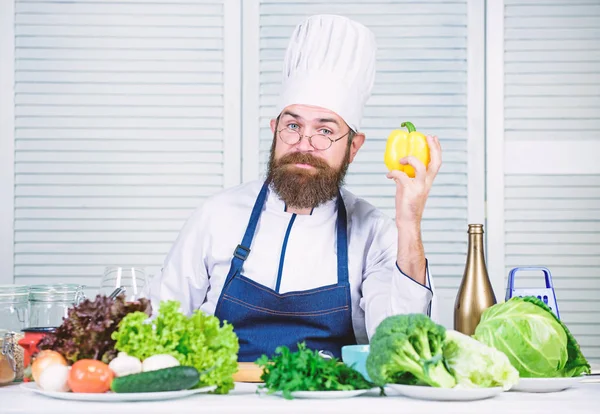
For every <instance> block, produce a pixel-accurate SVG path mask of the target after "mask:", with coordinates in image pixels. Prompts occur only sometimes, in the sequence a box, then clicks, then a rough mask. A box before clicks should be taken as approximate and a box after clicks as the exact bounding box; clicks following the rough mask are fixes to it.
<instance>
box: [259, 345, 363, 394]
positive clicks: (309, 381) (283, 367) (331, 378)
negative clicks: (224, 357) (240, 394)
mask: <svg viewBox="0 0 600 414" xmlns="http://www.w3.org/2000/svg"><path fill="white" fill-rule="evenodd" d="M256 364H257V365H259V366H260V367H261V368H262V370H263V374H262V375H261V380H263V381H264V383H265V384H264V385H261V386H260V387H259V388H260V389H266V390H267V394H273V393H275V392H277V391H282V392H283V396H284V398H286V399H292V394H291V393H292V392H293V391H351V390H360V389H370V388H373V387H374V385H373V384H372V383H370V382H369V381H367V380H366V379H365V378H364V377H363V376H362V375H361V374H360V373H359V372H358V371H356V370H355V369H354V368H352V367H349V366H348V365H345V364H343V363H341V362H340V361H339V360H338V359H337V358H331V359H325V358H323V357H321V356H320V355H319V352H318V351H312V350H310V349H307V348H306V344H305V343H304V342H302V343H299V344H298V351H297V352H291V351H290V350H289V348H288V347H286V346H280V347H277V349H276V350H275V355H273V356H272V357H271V358H269V357H267V356H266V355H263V356H262V357H260V358H259V359H258V360H257V361H256Z"/></svg>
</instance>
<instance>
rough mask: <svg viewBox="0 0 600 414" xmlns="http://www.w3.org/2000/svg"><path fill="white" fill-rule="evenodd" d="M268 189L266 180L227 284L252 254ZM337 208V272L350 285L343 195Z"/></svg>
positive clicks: (232, 263) (233, 262)
mask: <svg viewBox="0 0 600 414" xmlns="http://www.w3.org/2000/svg"><path fill="white" fill-rule="evenodd" d="M267 190H268V184H267V182H265V183H264V184H263V187H262V189H261V190H260V193H259V194H258V197H257V198H256V202H255V203H254V207H253V208H252V214H251V215H250V220H249V221H248V226H247V227H246V232H245V233H244V238H243V239H242V242H241V243H240V244H238V245H237V247H236V248H235V251H234V252H233V258H232V259H231V267H230V269H229V274H228V275H227V279H226V280H225V285H228V284H229V282H231V280H232V279H233V278H234V277H235V275H237V274H240V273H241V270H242V267H243V266H244V261H245V260H246V259H247V258H248V255H249V254H250V246H251V245H252V239H253V238H254V233H255V232H256V226H257V225H258V220H259V219H260V215H261V213H262V209H263V206H264V204H265V201H266V199H267ZM337 208H338V217H337V224H336V233H337V272H338V283H339V284H344V285H348V284H349V282H348V229H347V215H346V206H345V205H344V200H343V199H342V195H341V194H338V199H337Z"/></svg>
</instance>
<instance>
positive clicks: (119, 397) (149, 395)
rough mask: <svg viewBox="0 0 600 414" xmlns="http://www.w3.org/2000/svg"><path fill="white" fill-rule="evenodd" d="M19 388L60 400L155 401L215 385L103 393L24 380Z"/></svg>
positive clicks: (213, 387)
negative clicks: (51, 387)
mask: <svg viewBox="0 0 600 414" xmlns="http://www.w3.org/2000/svg"><path fill="white" fill-rule="evenodd" d="M21 388H24V389H26V390H28V391H31V392H35V393H37V394H41V395H45V396H46V397H52V398H58V399H61V400H75V401H99V402H122V401H156V400H172V399H175V398H183V397H188V396H190V395H194V394H200V393H205V392H209V391H212V390H214V389H215V388H217V387H216V385H212V386H210V387H203V388H197V389H193V390H182V391H166V392H136V393H122V394H120V393H114V392H111V391H109V392H105V393H103V394H94V393H79V392H55V391H44V390H42V389H40V388H39V387H38V386H37V384H36V383H35V382H25V383H22V384H21Z"/></svg>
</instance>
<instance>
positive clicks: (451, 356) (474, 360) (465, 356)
mask: <svg viewBox="0 0 600 414" xmlns="http://www.w3.org/2000/svg"><path fill="white" fill-rule="evenodd" d="M444 359H445V361H446V366H447V367H448V370H449V371H450V373H451V374H452V375H454V378H456V388H489V387H502V388H503V389H504V390H509V389H510V388H512V386H513V385H515V384H516V383H518V382H519V373H518V372H517V370H516V369H515V368H514V367H513V366H512V365H511V363H510V361H509V360H508V358H507V357H506V355H504V354H503V353H502V352H500V351H498V350H497V349H496V348H493V347H491V346H488V345H485V344H483V343H481V342H479V341H477V340H476V339H473V338H472V337H470V336H468V335H465V334H462V333H460V332H458V331H455V330H450V329H449V330H447V331H446V341H445V343H444Z"/></svg>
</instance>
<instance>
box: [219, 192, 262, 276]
mask: <svg viewBox="0 0 600 414" xmlns="http://www.w3.org/2000/svg"><path fill="white" fill-rule="evenodd" d="M267 189H268V184H267V183H266V182H265V183H264V184H263V186H262V189H261V190H260V193H259V194H258V197H257V198H256V201H255V202H254V207H253V208H252V214H250V220H249V221H248V226H247V227H246V232H245V233H244V238H243V239H242V242H241V243H240V244H238V245H237V247H236V248H235V251H234V252H233V258H232V259H231V269H230V271H229V275H228V276H227V280H226V281H225V283H228V282H229V281H230V279H233V277H234V276H235V275H236V274H237V273H239V272H240V271H241V270H242V267H243V265H244V261H245V260H246V259H247V258H248V255H249V254H250V246H251V245H252V239H253V238H254V233H255V232H256V226H257V225H258V220H259V218H260V213H261V212H262V209H263V206H264V204H265V201H266V199H267Z"/></svg>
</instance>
